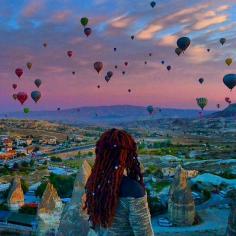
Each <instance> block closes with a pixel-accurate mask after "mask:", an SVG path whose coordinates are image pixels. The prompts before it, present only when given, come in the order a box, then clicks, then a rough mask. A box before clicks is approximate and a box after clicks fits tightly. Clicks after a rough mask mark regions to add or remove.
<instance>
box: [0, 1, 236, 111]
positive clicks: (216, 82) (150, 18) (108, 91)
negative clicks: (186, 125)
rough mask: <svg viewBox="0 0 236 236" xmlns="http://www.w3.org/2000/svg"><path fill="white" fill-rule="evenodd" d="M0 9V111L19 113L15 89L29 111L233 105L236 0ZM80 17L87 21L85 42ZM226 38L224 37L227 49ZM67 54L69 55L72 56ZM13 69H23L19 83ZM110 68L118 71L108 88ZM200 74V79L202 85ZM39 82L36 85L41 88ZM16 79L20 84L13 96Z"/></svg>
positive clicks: (22, 4) (18, 4)
mask: <svg viewBox="0 0 236 236" xmlns="http://www.w3.org/2000/svg"><path fill="white" fill-rule="evenodd" d="M0 4H1V7H0V112H6V111H16V110H22V106H21V105H20V103H19V102H18V101H15V100H14V99H13V98H12V94H13V93H17V92H21V91H22V92H26V93H27V94H28V96H29V98H28V100H27V101H26V102H25V104H24V106H23V107H29V108H30V109H32V110H45V109H46V110H55V109H56V108H57V107H61V109H66V108H73V107H81V106H99V105H118V104H130V105H141V106H147V105H153V106H159V107H175V108H197V104H196V98H197V97H207V98H208V106H207V108H206V109H216V104H218V103H219V104H221V107H222V108H223V107H225V106H226V105H227V104H226V103H225V101H224V99H225V97H230V98H231V100H232V102H236V90H233V91H232V92H230V91H229V89H227V87H225V85H224V84H223V77H224V75H225V74H228V73H236V63H235V64H234V63H233V64H232V65H231V66H227V65H226V64H225V62H224V61H225V59H226V58H228V57H231V58H233V59H234V58H235V59H236V50H235V49H236V40H235V38H236V27H235V26H236V16H235V11H236V2H235V0H212V1H208V0H198V1H196V0H188V1H186V0H157V1H156V6H155V8H152V7H151V6H150V1H148V0H113V1H111V0H40V1H36V0H35V1H32V0H20V1H19V0H11V1H9V0H0ZM82 17H88V18H89V23H88V26H89V27H90V28H91V29H92V34H91V35H90V36H89V37H86V36H85V35H84V32H83V30H84V29H83V27H82V25H81V24H80V19H81V18H82ZM131 35H134V36H135V39H134V40H131V38H130V36H131ZM182 36H187V37H189V38H190V39H191V45H190V47H189V48H188V49H187V50H186V52H185V53H184V54H183V55H181V56H179V57H178V56H177V55H176V54H175V52H174V50H175V48H176V41H177V39H178V38H179V37H182ZM222 37H224V38H226V40H227V41H226V43H225V44H224V45H223V46H222V45H221V44H220V43H219V39H220V38H222ZM43 43H47V47H46V48H45V47H43ZM114 48H117V50H116V52H114V50H113V49H114ZM208 48H209V49H210V52H208V51H207V49H208ZM68 50H72V51H73V56H72V57H71V58H69V57H68V56H67V55H66V53H67V51H68ZM149 53H152V56H151V57H149ZM162 60H164V61H165V64H164V65H162V64H161V61H162ZM96 61H102V62H103V65H104V68H103V70H102V72H101V73H100V74H97V72H96V71H95V70H94V68H93V64H94V62H96ZM125 61H127V62H128V63H129V64H128V66H127V67H126V66H125V65H124V62H125ZM145 61H147V64H145V63H144V62H145ZM27 62H31V63H32V64H33V66H32V68H31V70H28V69H27V67H26V63H27ZM115 65H117V66H118V69H115V68H114V66H115ZM168 65H171V67H172V69H171V71H168V70H167V69H166V66H168ZM16 68H22V69H23V71H24V74H23V76H22V77H21V78H20V79H19V78H18V77H17V76H16V75H15V69H16ZM72 71H75V72H76V74H75V75H73V74H72ZM108 71H113V73H114V75H113V77H112V78H111V80H110V81H109V82H108V83H107V82H106V81H105V80H104V77H105V76H106V73H107V72H108ZM122 71H126V74H125V75H122ZM200 77H202V78H204V79H205V81H204V83H203V84H202V85H201V84H199V82H198V79H199V78H200ZM35 79H41V80H42V85H41V87H40V88H39V89H37V88H36V86H35V85H34V80H35ZM13 83H16V84H17V85H18V88H17V89H16V90H15V91H14V90H13V88H12V84H13ZM98 85H100V89H98V88H97V86H98ZM128 89H131V93H129V92H128ZM34 90H40V92H41V94H42V98H41V99H40V101H39V102H38V103H37V104H35V103H34V102H33V101H32V99H31V97H30V94H31V92H32V91H34Z"/></svg>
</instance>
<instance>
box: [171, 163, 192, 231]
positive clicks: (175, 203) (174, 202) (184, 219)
mask: <svg viewBox="0 0 236 236" xmlns="http://www.w3.org/2000/svg"><path fill="white" fill-rule="evenodd" d="M187 177H188V175H187V171H185V170H184V169H183V168H182V167H181V166H180V165H179V166H178V167H177V168H176V174H175V177H174V181H173V183H172V185H171V187H170V192H169V201H168V214H169V218H170V220H171V222H172V223H173V224H174V225H176V226H188V225H192V224H193V222H194V218H195V204H194V200H193V198H192V192H191V190H190V188H189V186H188V183H187Z"/></svg>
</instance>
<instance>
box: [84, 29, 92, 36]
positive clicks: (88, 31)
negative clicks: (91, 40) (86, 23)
mask: <svg viewBox="0 0 236 236" xmlns="http://www.w3.org/2000/svg"><path fill="white" fill-rule="evenodd" d="M91 33H92V29H91V28H89V27H87V28H85V29H84V34H85V35H86V36H87V37H88V36H89V35H90V34H91Z"/></svg>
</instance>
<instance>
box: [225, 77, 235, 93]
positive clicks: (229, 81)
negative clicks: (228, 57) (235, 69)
mask: <svg viewBox="0 0 236 236" xmlns="http://www.w3.org/2000/svg"><path fill="white" fill-rule="evenodd" d="M223 82H224V84H225V85H226V86H227V87H228V88H229V89H231V90H232V89H233V88H234V87H235V86H236V74H227V75H225V76H224V78H223Z"/></svg>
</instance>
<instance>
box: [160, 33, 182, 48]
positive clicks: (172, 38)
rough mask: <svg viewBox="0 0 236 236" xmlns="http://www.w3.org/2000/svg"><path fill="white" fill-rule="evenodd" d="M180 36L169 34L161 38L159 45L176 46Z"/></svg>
mask: <svg viewBox="0 0 236 236" xmlns="http://www.w3.org/2000/svg"><path fill="white" fill-rule="evenodd" d="M177 39H178V37H177V36H176V35H167V36H165V37H164V38H162V39H161V41H160V42H159V45H161V46H174V47H175V45H176V41H177Z"/></svg>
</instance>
